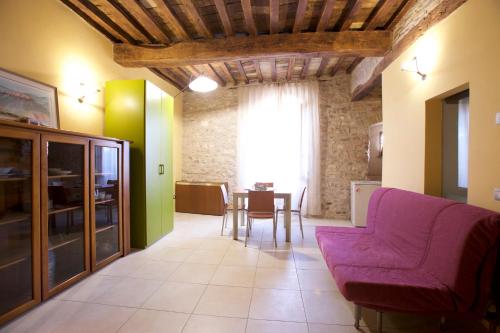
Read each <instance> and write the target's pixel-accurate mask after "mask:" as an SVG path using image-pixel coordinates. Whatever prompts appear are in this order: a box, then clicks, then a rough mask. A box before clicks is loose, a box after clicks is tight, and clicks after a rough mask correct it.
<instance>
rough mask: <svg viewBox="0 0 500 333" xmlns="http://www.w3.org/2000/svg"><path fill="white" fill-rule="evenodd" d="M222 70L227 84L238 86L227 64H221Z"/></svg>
mask: <svg viewBox="0 0 500 333" xmlns="http://www.w3.org/2000/svg"><path fill="white" fill-rule="evenodd" d="M219 68H220V70H221V71H222V73H224V76H225V77H226V82H230V81H231V82H232V83H233V84H236V79H235V78H234V76H233V73H231V70H230V69H229V67H228V65H227V64H226V63H225V62H222V63H220V66H219Z"/></svg>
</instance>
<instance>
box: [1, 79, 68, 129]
mask: <svg viewBox="0 0 500 333" xmlns="http://www.w3.org/2000/svg"><path fill="white" fill-rule="evenodd" d="M0 119H7V120H15V121H22V122H26V123H29V124H35V125H41V126H46V127H52V128H59V110H58V104H57V88H56V87H53V86H51V85H48V84H45V83H42V82H39V81H36V80H32V79H29V78H27V77H24V76H21V75H18V74H15V73H12V72H9V71H6V70H4V69H0Z"/></svg>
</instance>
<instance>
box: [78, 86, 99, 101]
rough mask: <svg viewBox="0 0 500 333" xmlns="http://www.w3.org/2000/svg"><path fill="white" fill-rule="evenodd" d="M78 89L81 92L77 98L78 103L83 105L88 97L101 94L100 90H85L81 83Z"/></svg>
mask: <svg viewBox="0 0 500 333" xmlns="http://www.w3.org/2000/svg"><path fill="white" fill-rule="evenodd" d="M80 89H81V91H82V95H81V96H80V97H78V102H79V103H83V102H84V101H85V98H87V97H88V96H93V95H95V94H98V93H100V92H101V89H97V88H94V89H91V88H87V87H86V86H85V83H83V82H80Z"/></svg>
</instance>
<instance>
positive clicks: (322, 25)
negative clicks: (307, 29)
mask: <svg viewBox="0 0 500 333" xmlns="http://www.w3.org/2000/svg"><path fill="white" fill-rule="evenodd" d="M334 5H335V0H324V2H323V7H322V8H321V16H320V18H319V21H318V25H317V26H316V31H318V32H320V31H325V30H326V28H327V26H328V21H330V18H331V17H332V11H333V6H334Z"/></svg>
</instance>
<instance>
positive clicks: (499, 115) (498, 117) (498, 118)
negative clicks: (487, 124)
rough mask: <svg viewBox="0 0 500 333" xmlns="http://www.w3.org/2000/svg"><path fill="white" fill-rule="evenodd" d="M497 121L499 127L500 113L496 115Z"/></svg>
mask: <svg viewBox="0 0 500 333" xmlns="http://www.w3.org/2000/svg"><path fill="white" fill-rule="evenodd" d="M495 121H496V124H497V125H500V112H497V113H496V115H495Z"/></svg>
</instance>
